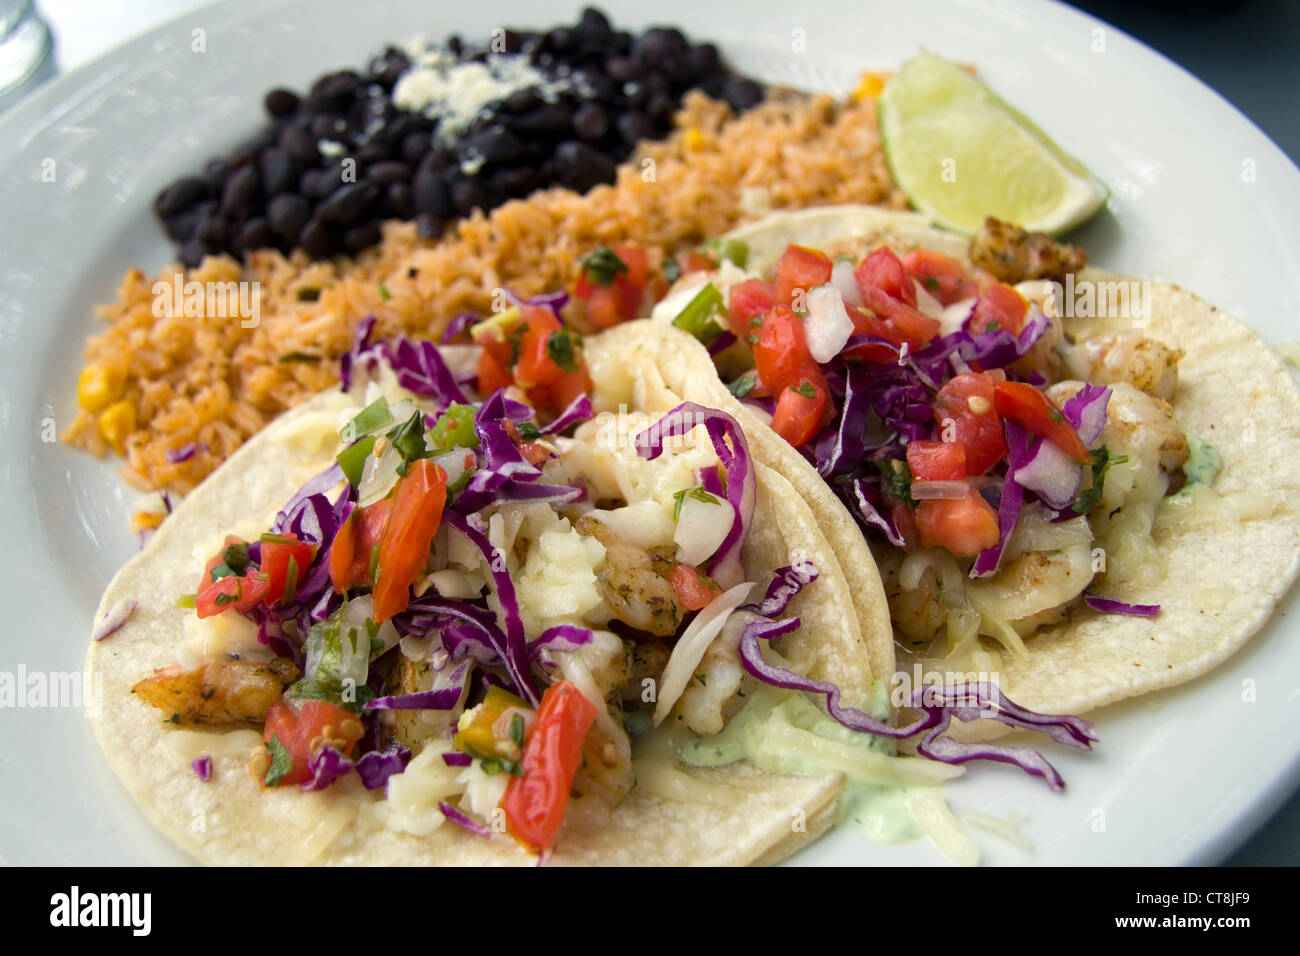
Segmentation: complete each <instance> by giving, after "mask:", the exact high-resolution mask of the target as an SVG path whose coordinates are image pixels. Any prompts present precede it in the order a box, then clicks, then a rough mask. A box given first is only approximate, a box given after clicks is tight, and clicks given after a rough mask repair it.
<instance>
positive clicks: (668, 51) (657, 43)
mask: <svg viewBox="0 0 1300 956" xmlns="http://www.w3.org/2000/svg"><path fill="white" fill-rule="evenodd" d="M685 47H686V38H685V37H684V36H682V34H681V31H679V30H666V29H664V28H663V27H654V28H652V29H649V30H647V31H646V32H645V33H643V34H641V38H640V39H639V40H637V43H636V52H637V56H639V57H640V58H641V62H642V63H644V64H646V66H651V67H656V66H660V65H662V64H663V63H664V61H665V60H666V59H667V58H668V57H669V56H670V55H672V54H674V53H678V52H680V51H681V50H683V49H684V48H685Z"/></svg>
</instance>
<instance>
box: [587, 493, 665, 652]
mask: <svg viewBox="0 0 1300 956" xmlns="http://www.w3.org/2000/svg"><path fill="white" fill-rule="evenodd" d="M573 527H574V529H575V530H576V531H577V532H578V533H579V534H581V535H586V536H587V537H591V538H595V539H596V540H597V541H599V542H600V543H601V544H602V545H604V547H605V557H604V559H603V560H602V561H601V563H600V564H599V565H597V567H596V578H597V582H598V583H599V585H600V590H601V593H602V595H603V596H604V598H605V602H606V603H607V604H608V605H609V606H610V608H611V609H612V611H613V617H615V618H617V619H618V620H620V621H622V622H623V623H624V624H627V625H628V626H629V627H633V628H635V629H637V630H639V631H645V632H647V633H649V634H654V635H655V636H657V637H668V636H670V635H672V634H675V633H676V632H677V627H678V625H679V624H681V621H682V617H683V616H684V613H685V612H684V611H683V609H682V606H681V604H680V603H679V602H678V600H677V589H676V588H674V587H673V583H672V573H673V569H674V568H676V566H677V558H676V551H675V549H674V548H672V547H658V548H649V549H644V548H638V547H635V546H633V545H630V544H626V543H625V542H623V541H621V540H620V539H619V538H618V537H617V536H616V535H615V534H614V533H613V532H612V531H611V530H610V529H609V528H608V527H607V526H606V525H605V524H603V523H602V522H600V521H599V520H597V519H595V518H591V517H587V516H579V517H577V518H575V519H574V522H573Z"/></svg>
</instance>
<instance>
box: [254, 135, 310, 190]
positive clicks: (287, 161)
mask: <svg viewBox="0 0 1300 956" xmlns="http://www.w3.org/2000/svg"><path fill="white" fill-rule="evenodd" d="M261 167H262V191H263V192H265V193H266V195H268V196H278V195H280V193H287V192H289V191H291V190H292V189H294V188H295V187H296V186H297V185H298V177H299V176H300V175H301V174H302V163H301V161H299V159H298V158H297V157H296V156H294V155H293V154H292V153H290V152H289V151H288V150H287V149H281V148H279V147H272V148H271V149H268V150H267V151H266V152H264V153H263V154H262V161H261Z"/></svg>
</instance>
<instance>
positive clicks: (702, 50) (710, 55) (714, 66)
mask: <svg viewBox="0 0 1300 956" xmlns="http://www.w3.org/2000/svg"><path fill="white" fill-rule="evenodd" d="M690 60H691V67H692V69H694V71H695V75H696V76H707V75H708V74H710V73H715V72H717V70H718V67H719V66H721V60H720V59H719V58H718V48H717V47H716V46H714V45H713V44H712V43H701V44H700V45H699V46H694V47H691V52H690Z"/></svg>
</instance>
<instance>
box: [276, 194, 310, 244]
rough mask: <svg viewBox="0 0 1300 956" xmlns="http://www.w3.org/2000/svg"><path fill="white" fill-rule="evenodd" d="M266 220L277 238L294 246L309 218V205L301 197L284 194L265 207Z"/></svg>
mask: <svg viewBox="0 0 1300 956" xmlns="http://www.w3.org/2000/svg"><path fill="white" fill-rule="evenodd" d="M266 218H267V221H269V222H270V223H271V229H272V230H274V232H275V234H276V235H277V236H279V237H280V238H281V239H283V240H285V242H287V243H289V244H290V245H294V244H295V243H297V241H298V236H299V235H300V234H301V233H302V227H303V226H305V225H307V220H308V219H310V218H311V203H309V202H308V201H307V200H306V199H304V198H303V197H302V196H295V195H294V194H292V193H285V194H283V195H281V196H276V197H275V198H274V199H272V200H271V203H270V205H268V206H267V207H266Z"/></svg>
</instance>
